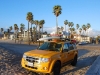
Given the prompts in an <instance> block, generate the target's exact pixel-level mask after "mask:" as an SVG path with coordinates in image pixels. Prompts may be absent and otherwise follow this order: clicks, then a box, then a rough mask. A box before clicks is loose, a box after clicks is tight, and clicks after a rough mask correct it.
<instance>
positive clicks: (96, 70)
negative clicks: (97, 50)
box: [85, 56, 100, 75]
mask: <svg viewBox="0 0 100 75" xmlns="http://www.w3.org/2000/svg"><path fill="white" fill-rule="evenodd" d="M85 75H100V56H98V57H97V59H96V60H95V61H94V63H93V64H92V66H91V67H90V68H89V70H88V71H87V72H86V74H85Z"/></svg>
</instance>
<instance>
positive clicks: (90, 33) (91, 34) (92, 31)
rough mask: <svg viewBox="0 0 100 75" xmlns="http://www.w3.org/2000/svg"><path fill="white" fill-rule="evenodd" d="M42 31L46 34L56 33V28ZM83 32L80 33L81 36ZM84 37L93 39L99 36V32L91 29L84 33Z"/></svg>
mask: <svg viewBox="0 0 100 75" xmlns="http://www.w3.org/2000/svg"><path fill="white" fill-rule="evenodd" d="M66 30H67V31H68V27H67V28H66ZM44 31H47V32H48V33H51V32H54V31H56V27H48V28H44ZM83 33H84V32H82V34H83ZM85 34H86V35H88V36H90V37H95V36H97V35H99V36H100V31H97V30H94V29H92V28H90V29H88V30H87V32H86V33H85Z"/></svg>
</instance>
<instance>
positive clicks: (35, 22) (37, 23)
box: [34, 20, 39, 41]
mask: <svg viewBox="0 0 100 75" xmlns="http://www.w3.org/2000/svg"><path fill="white" fill-rule="evenodd" d="M34 24H35V25H36V34H35V37H36V39H35V41H37V27H38V25H39V21H38V20H35V21H34Z"/></svg>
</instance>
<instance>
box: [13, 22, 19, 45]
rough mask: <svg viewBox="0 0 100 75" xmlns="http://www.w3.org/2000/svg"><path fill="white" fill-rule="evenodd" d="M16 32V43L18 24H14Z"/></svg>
mask: <svg viewBox="0 0 100 75" xmlns="http://www.w3.org/2000/svg"><path fill="white" fill-rule="evenodd" d="M14 31H15V32H14V33H15V43H16V38H17V33H18V32H17V31H18V26H17V24H14Z"/></svg>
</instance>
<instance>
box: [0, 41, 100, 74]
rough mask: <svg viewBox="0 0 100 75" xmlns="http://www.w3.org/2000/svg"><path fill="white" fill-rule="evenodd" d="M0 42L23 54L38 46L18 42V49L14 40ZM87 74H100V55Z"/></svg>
mask: <svg viewBox="0 0 100 75" xmlns="http://www.w3.org/2000/svg"><path fill="white" fill-rule="evenodd" d="M9 41H10V43H9V45H8V44H6V43H8V42H9ZM0 43H1V44H0V46H3V47H5V46H8V49H10V50H15V51H16V50H17V51H18V52H19V53H21V54H23V53H24V52H25V51H28V50H33V49H36V48H37V46H36V45H30V47H29V45H26V46H25V44H24V45H23V44H18V43H16V44H18V45H17V46H18V47H19V49H18V48H16V47H17V46H16V47H15V46H14V41H12V42H11V40H8V41H6V40H5V41H4V40H0ZM10 44H12V45H13V47H10ZM87 46H92V47H93V46H100V44H99V45H96V44H95V45H93V44H90V45H87ZM85 75H100V56H98V57H97V59H96V60H95V61H94V63H93V64H92V65H91V67H90V68H89V70H88V71H87V72H86V74H85Z"/></svg>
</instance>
